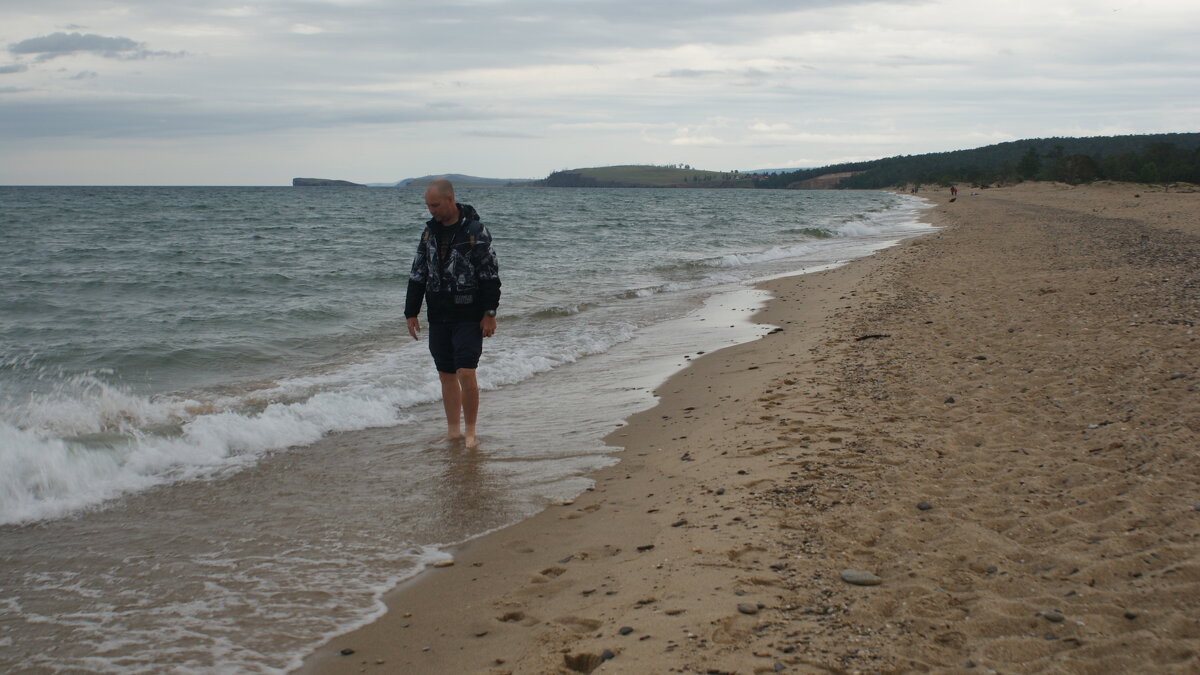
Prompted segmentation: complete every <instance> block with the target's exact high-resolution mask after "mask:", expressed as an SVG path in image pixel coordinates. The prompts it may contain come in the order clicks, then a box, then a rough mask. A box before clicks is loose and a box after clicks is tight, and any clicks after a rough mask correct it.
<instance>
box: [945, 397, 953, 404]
mask: <svg viewBox="0 0 1200 675" xmlns="http://www.w3.org/2000/svg"><path fill="white" fill-rule="evenodd" d="M942 403H954V397H953V396H947V397H946V400H945V401H942Z"/></svg>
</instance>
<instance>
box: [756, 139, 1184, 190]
mask: <svg viewBox="0 0 1200 675" xmlns="http://www.w3.org/2000/svg"><path fill="white" fill-rule="evenodd" d="M834 175H837V179H836V180H830V179H831V178H832V177H833V176H834ZM1101 179H1104V180H1118V181H1128V182H1138V183H1158V182H1190V183H1200V133H1178V134H1139V135H1129V136H1094V137H1089V138H1033V139H1027V140H1021V141H1011V142H1008V143H998V144H996V145H988V146H984V147H981V148H974V149H971V150H956V151H953V152H935V153H929V154H924V155H902V156H897V157H887V158H884V159H875V160H870V161H866V162H852V163H847V164H834V165H830V166H824V167H820V168H816V169H803V170H800V171H791V172H787V173H781V174H776V175H773V176H770V177H768V178H765V179H763V180H760V181H758V183H757V185H758V187H764V188H798V189H804V188H808V187H838V188H885V187H896V186H902V185H908V184H949V183H955V182H962V183H973V184H988V183H1015V182H1019V181H1022V180H1054V181H1061V182H1066V183H1086V182H1089V181H1093V180H1101Z"/></svg>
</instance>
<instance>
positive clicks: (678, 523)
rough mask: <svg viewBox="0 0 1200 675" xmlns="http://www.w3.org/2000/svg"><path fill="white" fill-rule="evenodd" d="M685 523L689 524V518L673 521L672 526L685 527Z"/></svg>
mask: <svg viewBox="0 0 1200 675" xmlns="http://www.w3.org/2000/svg"><path fill="white" fill-rule="evenodd" d="M684 525H687V520H686V519H683V520H677V521H675V522H673V523H671V527H683V526H684Z"/></svg>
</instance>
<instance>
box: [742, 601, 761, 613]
mask: <svg viewBox="0 0 1200 675" xmlns="http://www.w3.org/2000/svg"><path fill="white" fill-rule="evenodd" d="M738 611H739V612H741V613H742V614H750V615H754V614H758V605H751V604H750V603H748V602H741V603H738Z"/></svg>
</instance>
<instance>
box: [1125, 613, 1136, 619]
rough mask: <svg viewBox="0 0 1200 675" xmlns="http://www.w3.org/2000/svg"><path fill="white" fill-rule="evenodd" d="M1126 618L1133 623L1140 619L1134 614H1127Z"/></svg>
mask: <svg viewBox="0 0 1200 675" xmlns="http://www.w3.org/2000/svg"><path fill="white" fill-rule="evenodd" d="M1125 618H1126V619H1129V620H1130V621H1133V620H1134V619H1136V618H1138V615H1137V614H1134V613H1133V612H1125Z"/></svg>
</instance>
